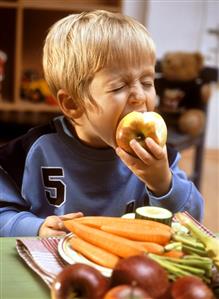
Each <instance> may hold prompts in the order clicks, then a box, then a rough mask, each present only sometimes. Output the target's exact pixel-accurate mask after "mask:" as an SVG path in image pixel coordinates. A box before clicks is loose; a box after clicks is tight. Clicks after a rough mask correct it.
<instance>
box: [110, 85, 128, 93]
mask: <svg viewBox="0 0 219 299" xmlns="http://www.w3.org/2000/svg"><path fill="white" fill-rule="evenodd" d="M124 87H125V85H122V86H120V87H117V88H114V89H112V90H111V92H117V91H120V90H122V89H123V88H124Z"/></svg>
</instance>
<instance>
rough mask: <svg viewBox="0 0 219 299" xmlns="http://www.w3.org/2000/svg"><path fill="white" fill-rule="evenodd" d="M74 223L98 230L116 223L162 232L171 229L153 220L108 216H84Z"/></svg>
mask: <svg viewBox="0 0 219 299" xmlns="http://www.w3.org/2000/svg"><path fill="white" fill-rule="evenodd" d="M74 221H77V222H80V223H82V224H86V225H89V226H91V227H96V228H100V227H101V226H103V225H111V224H115V223H117V224H118V225H120V224H121V223H122V224H123V223H133V224H139V225H144V226H147V227H153V228H155V227H157V228H159V229H162V230H166V231H169V232H170V231H171V227H170V226H169V225H167V224H164V223H160V222H157V221H153V220H144V219H128V218H120V217H108V216H85V217H80V218H76V219H74Z"/></svg>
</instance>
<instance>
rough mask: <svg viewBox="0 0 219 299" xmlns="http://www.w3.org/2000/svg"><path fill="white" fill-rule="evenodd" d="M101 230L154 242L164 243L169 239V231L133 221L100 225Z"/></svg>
mask: <svg viewBox="0 0 219 299" xmlns="http://www.w3.org/2000/svg"><path fill="white" fill-rule="evenodd" d="M101 230H103V231H105V232H108V233H111V234H115V235H118V236H120V237H125V238H128V239H131V240H135V241H146V242H154V243H158V244H160V245H165V244H167V243H168V242H169V241H170V238H171V233H170V232H168V231H165V230H161V229H157V228H156V227H155V228H153V227H150V228H148V227H145V226H142V225H140V224H137V223H136V224H134V223H120V225H118V224H117V223H114V224H111V225H103V226H101Z"/></svg>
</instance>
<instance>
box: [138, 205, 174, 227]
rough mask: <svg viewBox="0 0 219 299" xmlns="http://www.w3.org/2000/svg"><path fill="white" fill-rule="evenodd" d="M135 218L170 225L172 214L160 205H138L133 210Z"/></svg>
mask: <svg viewBox="0 0 219 299" xmlns="http://www.w3.org/2000/svg"><path fill="white" fill-rule="evenodd" d="M135 218H137V219H147V220H153V221H157V222H161V223H164V224H168V225H171V222H172V218H173V214H172V212H170V211H169V210H167V209H164V208H160V207H140V208H137V209H136V211H135Z"/></svg>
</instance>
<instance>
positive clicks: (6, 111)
mask: <svg viewBox="0 0 219 299" xmlns="http://www.w3.org/2000/svg"><path fill="white" fill-rule="evenodd" d="M96 9H105V10H109V11H114V12H120V11H121V9H122V0H0V50H1V51H3V52H5V53H6V54H7V61H6V64H5V71H4V73H5V75H4V80H3V81H2V82H0V84H1V86H0V91H1V94H0V116H1V119H4V116H6V118H7V120H8V119H10V118H11V121H14V115H17V114H18V115H22V114H28V117H29V118H28V121H31V116H29V115H32V114H33V115H34V117H35V116H36V117H35V122H41V121H40V118H41V119H44V118H45V117H46V114H48V115H49V114H50V116H51V115H52V114H54V115H55V114H58V113H59V111H60V110H59V108H58V106H53V105H49V104H47V103H50V102H51V100H50V94H49V90H48V93H47V94H45V89H43V88H42V85H40V83H39V87H38V88H36V86H38V85H37V84H38V83H37V81H38V82H41V81H42V80H41V79H43V68H42V51H43V44H44V40H45V38H46V34H47V32H48V29H49V28H50V27H51V25H52V24H54V23H55V22H56V21H58V20H59V19H61V18H63V17H65V16H67V15H69V14H72V13H80V12H82V11H90V10H96ZM24 74H25V80H26V81H25V82H27V80H30V82H31V83H33V85H34V84H35V85H34V88H36V90H37V89H39V90H40V91H42V90H43V92H44V94H41V98H39V99H38V101H39V103H36V98H35V99H34V101H35V103H33V102H32V101H31V95H30V97H29V94H28V93H27V94H28V96H27V95H26V94H25V93H24V94H23V90H24V89H23V86H24ZM33 77H34V78H35V79H34V81H32V80H33ZM22 80H23V82H22ZM33 85H32V86H33ZM27 91H28V90H27ZM22 96H26V97H29V99H30V101H29V102H28V100H26V99H25V100H23V99H21V98H20V97H22ZM33 97H34V96H33ZM44 99H45V100H44ZM42 100H44V101H45V103H44V102H42ZM51 103H52V102H51ZM19 122H20V119H19ZM33 122H34V120H33Z"/></svg>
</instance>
